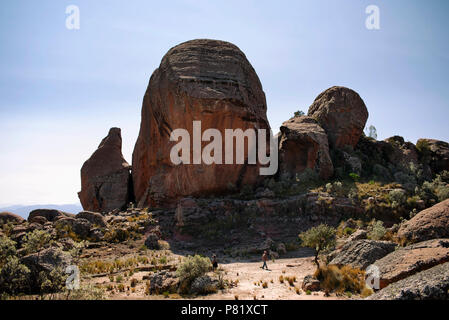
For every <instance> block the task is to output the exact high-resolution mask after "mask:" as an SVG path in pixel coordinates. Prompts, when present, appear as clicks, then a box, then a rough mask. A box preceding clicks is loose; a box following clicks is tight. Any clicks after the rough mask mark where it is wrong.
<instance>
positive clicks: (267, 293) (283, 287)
mask: <svg viewBox="0 0 449 320" xmlns="http://www.w3.org/2000/svg"><path fill="white" fill-rule="evenodd" d="M261 266H262V262H233V263H227V264H222V265H220V268H221V269H223V271H224V272H225V273H227V274H226V275H225V279H229V280H234V281H235V280H238V286H237V287H234V288H231V289H228V290H226V292H224V293H221V292H218V293H216V294H212V295H208V296H203V297H198V298H197V299H220V300H221V299H235V296H238V299H239V300H253V299H254V297H256V299H258V300H262V299H269V300H278V299H280V300H310V299H333V300H334V299H344V298H343V297H336V296H335V295H332V296H330V297H324V293H323V292H318V293H312V294H311V295H307V294H306V293H305V292H304V291H302V290H301V291H300V294H297V293H296V289H295V288H299V289H301V284H302V280H303V278H304V277H305V276H306V275H308V274H313V272H314V270H315V269H316V267H315V265H314V263H313V258H310V257H302V258H284V259H277V260H275V261H274V262H273V261H268V267H269V270H263V269H261ZM280 276H282V277H284V278H286V277H296V281H295V282H294V283H293V285H294V286H291V285H290V284H289V283H288V281H287V280H285V281H284V283H281V282H280V280H279V277H280ZM263 282H266V283H267V285H268V286H267V288H263V287H262V283H263ZM255 283H258V285H256V284H255Z"/></svg>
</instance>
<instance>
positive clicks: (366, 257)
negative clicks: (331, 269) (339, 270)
mask: <svg viewBox="0 0 449 320" xmlns="http://www.w3.org/2000/svg"><path fill="white" fill-rule="evenodd" d="M396 246H397V245H396V244H395V243H392V242H387V241H375V240H356V241H353V242H348V243H346V244H345V245H344V246H343V248H341V250H340V252H338V253H337V254H336V255H335V257H334V258H333V259H332V260H331V261H330V262H329V264H330V265H331V264H335V265H338V266H343V265H349V266H351V267H352V268H359V269H366V268H367V267H368V266H369V265H370V264H373V263H374V262H375V261H376V260H379V259H380V258H382V257H384V256H386V255H387V254H389V253H390V252H392V251H393V250H394V249H395V247H396Z"/></svg>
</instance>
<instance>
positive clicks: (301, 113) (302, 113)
mask: <svg viewBox="0 0 449 320" xmlns="http://www.w3.org/2000/svg"><path fill="white" fill-rule="evenodd" d="M303 115H305V113H304V111H302V110H298V111H295V113H294V116H295V117H300V116H303Z"/></svg>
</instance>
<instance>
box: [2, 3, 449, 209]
mask: <svg viewBox="0 0 449 320" xmlns="http://www.w3.org/2000/svg"><path fill="white" fill-rule="evenodd" d="M69 5H76V6H78V8H79V10H80V28H79V29H78V30H70V29H68V28H67V27H66V19H67V17H68V14H66V8H67V6H69ZM369 5H377V6H378V8H379V13H380V15H379V17H380V20H379V21H380V29H378V30H369V29H367V28H366V26H365V20H366V19H367V17H368V14H367V13H366V12H365V9H366V8H367V7H368V6H369ZM448 9H449V1H446V0H440V1H437V0H432V1H412V0H389V1H385V0H382V1H381V0H369V1H364V0H346V1H336V0H313V1H312V0H308V1H260V0H259V1H245V0H240V1H233V0H227V1H212V0H210V1H195V0H173V1H148V0H146V1H144V0H142V1H137V0H136V1H118V0H117V1H114V0H95V1H93V0H71V1H63V0H58V1H54V0H40V1H33V0H29V1H24V0H15V1H2V2H1V4H0V43H1V46H0V70H1V72H0V126H1V129H2V130H1V133H0V135H1V138H0V150H1V152H0V206H6V205H12V204H23V205H30V204H42V203H47V204H48V203H52V204H64V203H77V202H78V197H77V192H78V191H79V190H80V188H81V187H80V185H81V182H80V169H81V166H82V164H83V163H84V161H85V160H86V159H88V158H89V157H90V155H91V154H92V153H93V152H94V151H95V149H96V148H97V147H98V144H99V143H100V141H101V139H102V138H103V137H105V136H106V135H107V133H108V130H109V128H110V127H120V128H121V129H122V137H123V154H124V156H125V158H126V160H127V161H128V162H129V163H131V161H132V159H131V155H132V150H133V148H134V144H135V141H136V139H137V135H138V130H139V126H140V112H141V105H142V99H143V95H144V93H145V90H146V87H147V85H148V81H149V78H150V76H151V74H152V72H153V71H154V70H155V69H156V68H157V67H158V66H159V63H160V61H161V59H162V56H163V55H164V54H165V53H166V52H167V51H168V50H169V49H170V48H171V47H173V46H175V45H177V44H179V43H181V42H184V41H187V40H191V39H197V38H210V39H220V40H225V41H229V42H232V43H234V44H235V45H237V46H238V47H239V48H240V49H241V50H242V51H243V52H244V53H245V55H246V56H247V58H248V60H249V61H250V63H251V64H252V65H253V67H254V68H255V70H256V72H257V74H258V76H259V78H260V80H261V82H262V86H263V89H264V91H265V94H266V98H267V106H268V111H267V116H268V119H269V121H270V125H271V127H272V128H273V131H274V133H276V132H277V131H278V130H279V126H280V125H281V124H282V122H284V121H285V120H288V119H289V118H290V117H291V116H292V115H293V113H294V112H295V111H297V110H303V111H305V112H307V109H308V107H309V106H310V105H311V103H312V102H313V100H314V99H315V98H316V96H317V95H318V94H319V93H320V92H322V91H324V90H325V89H327V88H329V87H331V86H333V85H341V86H346V87H349V88H352V89H353V90H355V91H357V92H358V93H359V94H360V96H361V97H362V99H363V100H364V101H365V104H366V106H367V108H368V110H369V118H368V122H367V126H369V125H374V126H375V127H376V128H377V133H378V139H379V140H380V139H385V138H387V137H390V136H392V135H397V134H398V135H401V136H403V137H404V138H405V139H406V140H409V141H412V142H414V143H416V140H417V139H419V138H421V137H426V138H434V139H439V140H444V141H449V130H448V119H449V81H448V75H449V64H448V62H449V41H448V40H449V39H448V30H449V20H448V19H447V14H448V13H449V10H448Z"/></svg>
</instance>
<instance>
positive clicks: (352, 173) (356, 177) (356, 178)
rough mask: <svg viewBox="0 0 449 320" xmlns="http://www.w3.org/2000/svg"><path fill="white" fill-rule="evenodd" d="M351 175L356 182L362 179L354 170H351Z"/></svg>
mask: <svg viewBox="0 0 449 320" xmlns="http://www.w3.org/2000/svg"><path fill="white" fill-rule="evenodd" d="M349 177H350V178H351V179H352V180H353V181H354V182H357V181H359V180H360V176H359V175H358V174H357V173H354V172H351V173H350V174H349Z"/></svg>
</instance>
